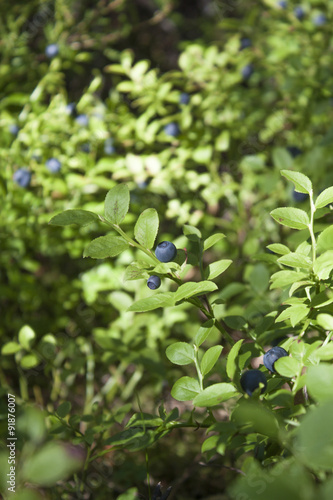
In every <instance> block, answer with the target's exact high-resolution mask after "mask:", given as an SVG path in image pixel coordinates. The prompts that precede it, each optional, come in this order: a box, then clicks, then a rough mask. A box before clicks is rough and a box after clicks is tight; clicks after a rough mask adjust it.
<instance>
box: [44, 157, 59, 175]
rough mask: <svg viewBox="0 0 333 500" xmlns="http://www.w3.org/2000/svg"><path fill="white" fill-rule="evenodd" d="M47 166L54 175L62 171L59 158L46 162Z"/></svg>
mask: <svg viewBox="0 0 333 500" xmlns="http://www.w3.org/2000/svg"><path fill="white" fill-rule="evenodd" d="M45 165H46V167H47V168H48V169H49V171H50V172H52V174H56V173H57V172H59V170H60V169H61V163H60V161H59V160H57V158H50V159H49V160H47V161H46V163H45Z"/></svg>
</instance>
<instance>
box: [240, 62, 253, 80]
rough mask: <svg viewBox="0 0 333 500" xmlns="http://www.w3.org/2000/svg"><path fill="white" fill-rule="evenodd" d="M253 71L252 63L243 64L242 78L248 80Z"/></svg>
mask: <svg viewBox="0 0 333 500" xmlns="http://www.w3.org/2000/svg"><path fill="white" fill-rule="evenodd" d="M253 71H254V70H253V66H252V64H247V65H246V66H244V67H243V68H242V69H241V74H242V77H243V78H244V80H248V79H249V78H250V76H251V75H252V73H253Z"/></svg>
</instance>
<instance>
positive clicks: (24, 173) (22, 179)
mask: <svg viewBox="0 0 333 500" xmlns="http://www.w3.org/2000/svg"><path fill="white" fill-rule="evenodd" d="M13 180H14V181H15V182H16V184H18V185H19V186H21V187H23V188H26V187H28V186H29V185H30V181H31V173H30V172H29V170H27V169H26V168H19V169H18V170H16V172H15V173H14V175H13Z"/></svg>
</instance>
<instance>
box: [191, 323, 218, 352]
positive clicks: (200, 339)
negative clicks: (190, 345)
mask: <svg viewBox="0 0 333 500" xmlns="http://www.w3.org/2000/svg"><path fill="white" fill-rule="evenodd" d="M214 325H215V321H214V320H213V319H209V320H208V321H206V322H205V323H203V324H202V325H201V327H200V328H199V330H198V331H197V333H196V334H195V337H194V344H195V345H196V346H197V347H199V346H201V344H203V343H204V342H205V340H206V339H207V338H208V336H209V334H210V333H211V331H212V329H213V328H214Z"/></svg>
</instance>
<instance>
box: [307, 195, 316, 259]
mask: <svg viewBox="0 0 333 500" xmlns="http://www.w3.org/2000/svg"><path fill="white" fill-rule="evenodd" d="M309 196H310V209H311V214H310V224H309V226H308V228H309V232H310V237H311V243H312V269H313V266H314V263H315V261H316V249H317V243H316V238H315V235H314V229H313V220H314V214H315V211H316V207H315V204H314V203H313V191H312V189H311V190H310V193H309Z"/></svg>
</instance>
